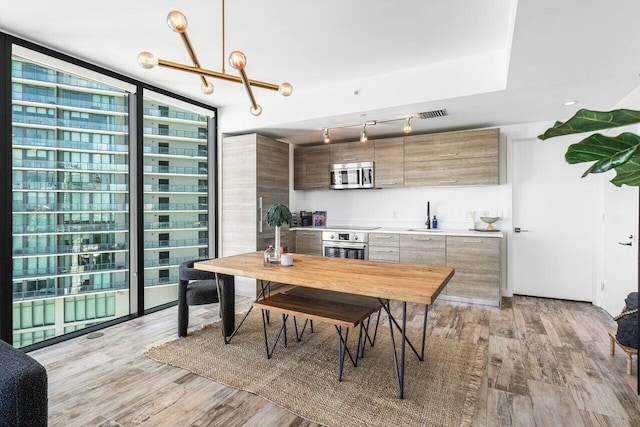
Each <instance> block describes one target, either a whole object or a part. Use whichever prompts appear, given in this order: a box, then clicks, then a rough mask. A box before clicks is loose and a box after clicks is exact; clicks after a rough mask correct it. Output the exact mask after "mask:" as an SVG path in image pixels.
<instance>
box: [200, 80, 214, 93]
mask: <svg viewBox="0 0 640 427" xmlns="http://www.w3.org/2000/svg"><path fill="white" fill-rule="evenodd" d="M200 90H202V93H204V94H205V95H211V94H212V93H213V84H212V83H211V82H207V84H206V85H205V84H204V83H203V84H202V86H201V87H200Z"/></svg>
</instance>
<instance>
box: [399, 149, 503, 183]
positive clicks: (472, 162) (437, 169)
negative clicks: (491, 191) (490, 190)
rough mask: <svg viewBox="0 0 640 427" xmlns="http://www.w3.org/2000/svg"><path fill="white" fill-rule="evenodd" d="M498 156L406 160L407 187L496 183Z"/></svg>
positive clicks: (405, 180)
mask: <svg viewBox="0 0 640 427" xmlns="http://www.w3.org/2000/svg"><path fill="white" fill-rule="evenodd" d="M498 161H499V160H498V157H497V156H495V157H471V158H464V159H463V158H460V159H451V160H433V161H422V162H408V163H406V162H405V169H404V184H405V187H416V186H446V185H495V184H498V183H499V180H498V169H499V165H498Z"/></svg>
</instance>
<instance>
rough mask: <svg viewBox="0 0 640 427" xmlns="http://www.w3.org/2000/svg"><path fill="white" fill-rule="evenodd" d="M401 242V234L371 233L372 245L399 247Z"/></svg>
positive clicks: (370, 242)
mask: <svg viewBox="0 0 640 427" xmlns="http://www.w3.org/2000/svg"><path fill="white" fill-rule="evenodd" d="M399 244H400V235H399V234H390V233H369V245H371V246H393V247H396V248H397V247H398V245H399Z"/></svg>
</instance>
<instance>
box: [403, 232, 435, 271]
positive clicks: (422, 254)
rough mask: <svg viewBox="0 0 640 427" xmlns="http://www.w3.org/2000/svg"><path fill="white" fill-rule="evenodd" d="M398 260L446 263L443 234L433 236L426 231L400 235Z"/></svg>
mask: <svg viewBox="0 0 640 427" xmlns="http://www.w3.org/2000/svg"><path fill="white" fill-rule="evenodd" d="M400 262H401V263H407V264H426V265H442V266H444V265H446V239H445V236H434V235H433V234H426V233H424V234H422V233H421V234H402V235H400Z"/></svg>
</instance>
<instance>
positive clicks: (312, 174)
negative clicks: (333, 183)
mask: <svg viewBox="0 0 640 427" xmlns="http://www.w3.org/2000/svg"><path fill="white" fill-rule="evenodd" d="M330 148H331V147H330V146H327V145H314V146H311V147H297V148H296V149H295V150H294V152H293V158H294V170H293V189H294V190H322V189H326V190H328V189H329V184H330V182H329V164H330Z"/></svg>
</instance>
